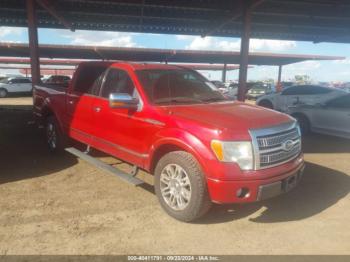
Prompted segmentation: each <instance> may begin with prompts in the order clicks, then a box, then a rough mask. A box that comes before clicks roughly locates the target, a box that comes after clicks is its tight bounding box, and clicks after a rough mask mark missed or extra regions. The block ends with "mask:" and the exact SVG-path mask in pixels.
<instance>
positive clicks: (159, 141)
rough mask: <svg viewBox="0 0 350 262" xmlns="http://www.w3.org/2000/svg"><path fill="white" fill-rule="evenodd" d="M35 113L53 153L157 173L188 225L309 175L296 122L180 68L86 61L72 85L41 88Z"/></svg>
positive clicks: (167, 200)
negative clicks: (65, 151)
mask: <svg viewBox="0 0 350 262" xmlns="http://www.w3.org/2000/svg"><path fill="white" fill-rule="evenodd" d="M34 108H35V109H34V113H35V115H36V116H37V120H38V121H39V122H41V123H42V124H44V125H45V126H46V131H47V132H46V134H47V142H48V145H49V148H50V150H51V151H56V150H59V149H62V148H63V147H65V146H66V143H67V141H68V140H71V139H73V140H77V141H79V142H81V143H83V144H86V145H88V146H91V147H93V148H95V149H98V150H100V151H103V152H105V153H107V154H110V155H112V156H114V157H117V158H119V159H121V160H123V161H125V162H128V163H130V164H132V165H134V166H135V167H138V168H140V169H142V170H145V171H147V172H149V173H151V174H154V186H155V192H156V194H157V197H158V199H159V202H160V204H161V206H162V207H163V209H164V210H165V211H166V212H167V213H168V214H169V215H171V216H173V217H175V218H176V219H178V220H182V221H192V220H194V219H197V218H199V217H200V216H202V215H203V214H205V213H206V212H207V211H208V210H209V208H210V205H211V203H212V202H214V203H245V202H253V201H260V200H264V199H267V198H270V197H273V196H276V195H278V194H281V193H284V192H287V191H289V190H290V189H291V188H293V187H294V186H295V185H296V184H297V183H298V181H299V180H300V178H301V176H302V172H303V169H304V161H303V154H302V152H301V137H300V130H299V127H298V125H297V123H296V121H295V120H294V119H293V118H291V117H289V116H287V115H285V114H282V113H278V112H275V111H272V110H269V109H264V108H262V107H258V106H254V105H249V104H246V103H241V102H234V101H229V100H227V99H226V98H225V97H224V96H223V95H222V94H221V93H220V92H219V91H218V90H217V88H216V87H215V86H214V85H213V84H212V83H210V81H208V80H207V79H206V78H204V77H203V76H202V75H200V74H199V73H197V72H196V71H193V70H190V69H186V68H182V67H179V66H175V65H164V64H144V63H127V62H125V63H124V62H118V63H115V62H84V63H81V64H80V65H79V67H78V68H77V70H76V72H75V75H74V77H73V79H72V81H71V83H70V84H69V86H68V87H67V88H64V87H57V86H55V87H45V86H40V85H38V86H36V87H35V89H34ZM67 138H68V139H67Z"/></svg>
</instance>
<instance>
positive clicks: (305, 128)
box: [292, 114, 310, 136]
mask: <svg viewBox="0 0 350 262" xmlns="http://www.w3.org/2000/svg"><path fill="white" fill-rule="evenodd" d="M292 116H293V117H294V118H295V119H296V120H297V121H298V124H299V126H300V131H301V134H302V135H303V136H306V135H308V134H310V121H309V119H308V118H307V117H306V116H305V115H303V114H295V115H292Z"/></svg>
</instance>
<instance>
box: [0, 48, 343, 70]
mask: <svg viewBox="0 0 350 262" xmlns="http://www.w3.org/2000/svg"><path fill="white" fill-rule="evenodd" d="M0 54H1V56H3V57H6V56H7V57H29V47H28V44H17V43H0ZM39 54H40V57H41V58H65V59H91V60H102V59H105V60H123V61H141V62H165V61H168V62H171V63H206V64H225V63H226V64H239V59H240V53H239V52H223V51H194V50H174V49H148V48H123V47H103V46H100V47H95V46H72V45H40V46H39ZM341 59H345V57H339V56H320V55H296V54H276V53H258V52H251V53H250V54H249V64H250V65H287V64H292V63H297V62H302V61H306V60H341ZM65 63H66V64H67V63H68V62H67V61H66V62H65Z"/></svg>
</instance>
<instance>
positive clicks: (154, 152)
mask: <svg viewBox="0 0 350 262" xmlns="http://www.w3.org/2000/svg"><path fill="white" fill-rule="evenodd" d="M193 145H195V146H193ZM173 151H185V152H188V153H190V154H192V155H193V156H194V157H195V159H196V160H197V161H198V163H199V165H200V166H201V168H202V170H203V172H204V173H207V172H208V170H207V168H206V165H205V159H207V158H212V157H213V155H212V154H211V153H210V152H209V150H208V148H207V147H206V146H205V145H204V144H203V143H202V142H201V141H200V140H199V139H198V138H196V137H194V136H193V135H191V134H185V136H183V137H182V139H180V138H174V137H171V138H163V139H161V140H159V141H157V142H156V143H155V144H154V145H153V146H152V148H151V152H150V155H149V160H148V163H146V169H147V170H148V171H149V172H150V173H151V174H153V173H154V170H155V167H156V165H157V163H158V161H159V159H161V157H162V156H164V155H165V154H167V153H170V152H173ZM199 152H200V153H199Z"/></svg>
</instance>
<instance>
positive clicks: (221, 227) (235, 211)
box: [0, 98, 350, 255]
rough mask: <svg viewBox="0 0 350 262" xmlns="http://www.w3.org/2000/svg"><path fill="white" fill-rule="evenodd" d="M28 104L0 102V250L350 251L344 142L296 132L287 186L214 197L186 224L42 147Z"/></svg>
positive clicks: (141, 195)
mask: <svg viewBox="0 0 350 262" xmlns="http://www.w3.org/2000/svg"><path fill="white" fill-rule="evenodd" d="M30 103H31V98H23V99H22V98H8V99H1V100H0V255H4V254H201V255H202V254H350V223H349V218H350V197H349V194H348V193H349V189H350V141H349V140H344V139H339V138H334V137H329V136H321V135H313V136H310V137H308V138H306V139H305V140H304V151H305V158H306V161H307V167H306V170H305V175H304V177H303V180H302V181H301V184H300V185H299V186H298V187H297V188H295V189H294V190H293V191H291V192H289V193H288V194H285V195H283V196H280V197H277V198H274V199H271V200H268V201H264V202H261V203H257V204H249V205H228V206H218V205H216V206H214V207H213V208H212V210H211V211H210V213H209V214H208V215H207V216H205V217H204V218H202V219H201V220H199V221H197V222H196V223H192V224H186V223H181V222H178V221H176V220H174V219H172V218H171V217H169V216H168V215H166V214H165V212H163V211H162V209H161V207H160V205H159V204H158V202H157V199H156V196H155V195H154V193H153V190H152V187H151V186H148V187H147V186H145V187H133V186H130V185H128V184H125V183H124V182H122V181H121V180H119V179H118V178H116V177H114V176H113V175H110V174H108V173H105V172H103V171H100V170H97V169H96V168H94V167H93V166H91V165H89V164H87V163H85V162H83V161H81V160H79V159H77V158H75V157H74V156H72V155H70V154H68V153H63V154H62V155H50V154H49V153H48V151H47V149H46V145H45V142H44V141H43V138H42V131H40V130H38V129H37V128H36V127H35V125H34V124H33V121H32V115H31V111H30V110H28V109H29V108H30V107H29V106H30ZM104 160H105V161H107V162H109V163H111V164H117V165H119V164H118V163H120V162H119V161H118V160H116V159H113V158H109V157H104ZM122 166H123V167H125V168H126V166H125V165H122ZM140 176H141V177H143V178H145V179H146V180H148V181H151V176H150V175H149V174H144V173H143V174H140Z"/></svg>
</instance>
